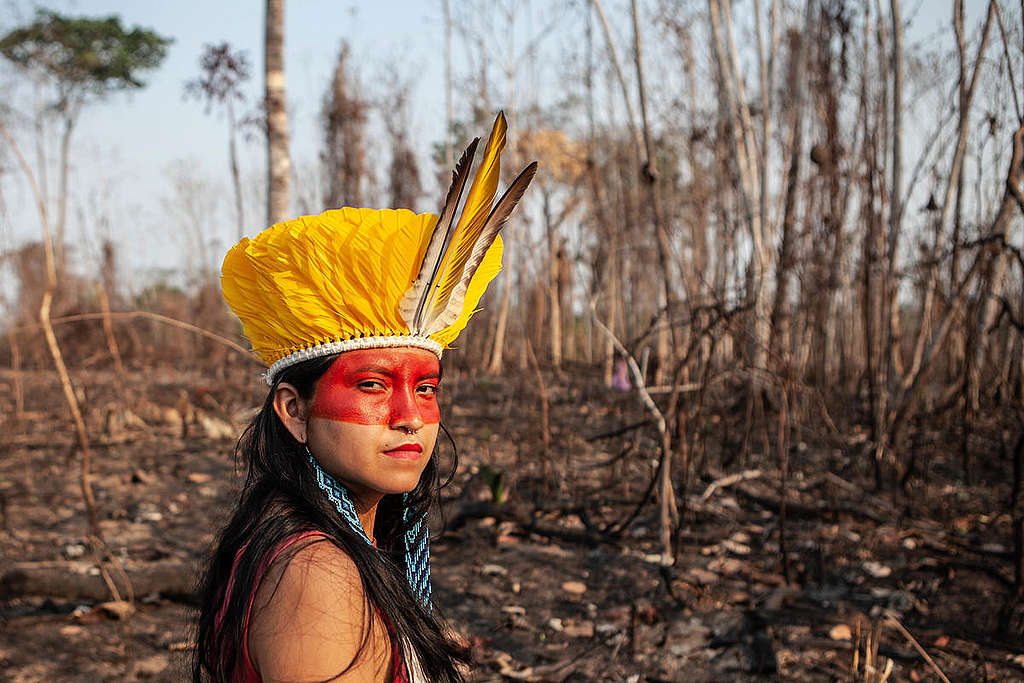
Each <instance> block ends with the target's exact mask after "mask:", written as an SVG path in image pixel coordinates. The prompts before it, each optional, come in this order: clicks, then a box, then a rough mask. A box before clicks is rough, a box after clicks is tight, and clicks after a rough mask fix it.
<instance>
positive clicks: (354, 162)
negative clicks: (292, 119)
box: [323, 43, 390, 207]
mask: <svg viewBox="0 0 1024 683" xmlns="http://www.w3.org/2000/svg"><path fill="white" fill-rule="evenodd" d="M349 52H350V51H349V46H348V44H347V43H342V45H341V49H340V50H339V51H338V61H337V62H336V63H335V66H334V76H333V77H332V79H331V86H330V89H329V90H328V91H327V95H326V96H325V97H324V106H323V126H324V152H323V161H324V166H325V167H326V173H327V194H326V196H325V197H324V204H325V205H326V206H332V207H334V206H362V205H363V181H364V180H365V177H366V115H367V104H366V102H365V100H364V99H363V98H362V97H361V96H360V94H359V87H358V85H357V84H356V82H355V79H354V78H353V75H352V73H351V67H350V64H349V61H348V60H349ZM389 105H390V103H389Z"/></svg>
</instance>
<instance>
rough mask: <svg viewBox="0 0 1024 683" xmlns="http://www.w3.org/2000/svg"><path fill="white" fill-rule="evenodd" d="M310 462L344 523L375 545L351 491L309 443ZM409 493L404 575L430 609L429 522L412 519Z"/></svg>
mask: <svg viewBox="0 0 1024 683" xmlns="http://www.w3.org/2000/svg"><path fill="white" fill-rule="evenodd" d="M306 453H307V454H308V455H309V462H310V464H311V465H312V466H313V474H314V475H315V476H316V483H317V485H318V486H319V487H320V488H321V489H322V490H323V492H324V494H325V495H326V496H327V499H328V500H329V501H331V503H333V504H334V507H335V508H336V509H337V510H338V514H339V515H341V518H342V519H343V520H345V523H346V524H348V526H349V527H350V528H351V529H352V531H354V532H356V533H357V534H358V535H359V537H360V538H362V539H363V540H364V541H366V543H367V544H368V545H371V546H372V545H374V542H373V539H371V538H370V537H369V536H367V535H366V530H365V529H363V523H362V522H360V521H359V515H357V514H356V506H355V505H353V503H352V498H351V497H350V496H349V494H348V490H347V489H346V488H345V487H344V486H342V485H341V484H339V483H338V482H337V480H336V479H335V478H334V477H332V476H331V475H330V474H328V473H327V472H326V471H325V470H324V469H323V468H322V467H320V463H318V462H317V461H316V458H314V457H313V454H312V453H311V452H310V451H309V446H306ZM408 501H409V494H408V493H406V494H404V495H403V496H402V503H403V506H402V522H403V523H404V524H405V529H406V531H405V539H404V543H405V577H406V579H407V580H408V581H409V588H410V589H411V590H412V592H413V595H415V596H416V597H417V598H419V600H420V602H422V603H423V605H424V607H426V608H427V609H428V610H429V609H430V529H429V528H428V526H427V523H426V517H427V516H426V514H425V513H424V514H421V515H419V516H418V518H417V519H413V518H412V514H413V513H412V508H411V507H410V506H409V505H408Z"/></svg>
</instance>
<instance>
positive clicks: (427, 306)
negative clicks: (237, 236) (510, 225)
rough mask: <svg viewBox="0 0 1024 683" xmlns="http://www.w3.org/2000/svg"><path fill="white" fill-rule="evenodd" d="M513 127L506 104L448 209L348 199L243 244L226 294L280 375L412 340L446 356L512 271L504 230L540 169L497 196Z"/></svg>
mask: <svg viewBox="0 0 1024 683" xmlns="http://www.w3.org/2000/svg"><path fill="white" fill-rule="evenodd" d="M505 131H506V123H505V117H504V115H503V114H500V113H499V114H498V117H497V119H495V121H494V127H493V129H492V130H491V135H490V138H488V140H487V146H486V148H485V149H484V155H483V159H482V160H481V162H480V166H479V167H478V169H477V172H476V175H475V176H474V178H473V182H472V184H471V185H470V188H469V192H468V194H466V200H465V202H464V203H462V201H461V200H462V196H463V194H464V190H465V187H466V181H467V180H468V176H469V170H470V167H471V166H472V164H473V157H474V155H475V152H476V147H477V145H478V143H479V141H480V139H479V138H477V139H475V140H474V141H473V142H472V143H471V144H470V145H469V147H468V148H467V149H466V151H465V153H463V155H462V158H461V159H460V160H459V163H458V165H457V166H456V167H455V171H454V172H453V173H452V184H451V188H450V189H449V190H448V194H447V196H446V197H445V201H444V204H443V205H442V207H441V212H440V215H439V216H435V215H434V214H430V213H424V214H418V215H417V214H414V213H413V212H412V211H408V210H406V209H397V210H395V209H381V210H374V209H353V208H347V207H346V208H342V209H334V210H330V211H325V212H324V213H322V214H320V215H319V216H303V217H301V218H296V219H294V220H290V221H285V222H283V223H276V224H275V225H272V226H271V227H269V228H267V229H266V230H264V231H263V232H261V233H260V234H259V235H257V236H256V237H255V238H254V239H252V240H250V239H248V238H243V239H242V240H241V241H240V242H239V243H238V244H236V245H235V246H234V247H232V248H231V250H230V251H229V252H228V254H227V256H225V257H224V265H223V267H222V269H221V287H222V288H223V290H224V299H225V301H227V304H228V306H229V307H230V308H231V311H232V312H233V313H234V314H235V315H236V316H237V317H238V319H239V320H241V321H242V329H243V332H244V333H245V336H246V337H248V339H249V341H250V342H251V343H252V346H253V350H254V351H255V352H256V353H257V354H258V355H259V356H260V358H261V359H263V361H264V362H265V363H266V364H267V365H268V366H269V368H268V370H267V373H266V375H265V377H266V379H267V382H268V383H272V382H273V380H274V378H275V377H276V376H277V375H278V374H279V373H280V372H281V371H282V370H284V369H285V368H287V367H289V366H291V365H294V364H296V363H299V362H301V361H304V360H308V359H310V358H316V357H319V356H325V355H329V354H332V353H339V352H342V351H351V350H353V349H362V348H376V347H396V346H412V347H417V348H423V349H427V350H429V351H432V352H433V353H434V354H436V355H437V357H438V358H440V357H441V349H443V348H445V347H447V346H448V345H449V344H451V342H452V341H454V340H455V338H456V337H458V336H459V333H460V332H461V331H462V329H463V328H464V327H465V326H466V323H467V322H468V321H469V318H470V316H471V315H473V313H474V312H475V311H476V305H477V302H479V300H480V297H481V296H482V295H483V293H484V290H485V289H486V288H487V284H488V283H489V282H490V281H491V280H492V279H493V278H494V277H495V276H496V275H497V274H498V272H499V271H500V270H501V253H502V243H501V237H500V236H499V235H498V232H499V231H500V230H501V227H502V226H503V225H504V224H505V222H506V221H507V220H508V218H509V216H510V215H511V214H512V210H513V209H514V208H515V206H516V204H517V203H518V202H519V199H520V198H521V197H522V195H523V192H524V191H525V190H526V187H527V186H528V185H529V184H530V181H531V180H532V179H533V176H534V174H535V173H536V171H537V163H536V162H533V163H531V164H530V165H529V166H527V167H526V168H525V169H524V170H523V171H522V172H521V173H520V174H519V175H518V176H517V177H516V179H515V180H514V181H512V183H511V184H510V185H509V187H508V189H507V190H506V191H505V193H504V194H503V195H502V196H501V198H500V199H499V200H498V201H497V202H496V203H494V195H495V193H496V191H497V188H498V175H499V170H500V159H501V152H502V149H503V148H504V146H505ZM492 203H493V207H492ZM460 205H461V206H462V210H461V212H460V211H459V207H460ZM456 216H458V220H456Z"/></svg>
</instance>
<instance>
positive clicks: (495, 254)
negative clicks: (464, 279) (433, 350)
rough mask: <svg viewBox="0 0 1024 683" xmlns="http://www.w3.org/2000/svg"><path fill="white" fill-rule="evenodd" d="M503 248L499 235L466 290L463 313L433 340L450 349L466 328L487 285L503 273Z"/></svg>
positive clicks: (435, 335)
mask: <svg viewBox="0 0 1024 683" xmlns="http://www.w3.org/2000/svg"><path fill="white" fill-rule="evenodd" d="M503 248H504V247H503V245H502V241H501V235H499V236H497V237H496V238H495V239H494V243H493V244H492V245H491V246H490V248H489V249H488V250H487V253H486V254H485V255H484V259H483V261H481V262H480V267H479V268H477V270H476V273H475V274H474V275H473V278H472V279H471V280H470V281H469V288H468V289H467V290H466V300H465V302H464V303H463V305H462V313H461V314H459V317H458V318H457V319H456V321H455V322H454V323H452V324H451V325H449V326H448V327H446V328H444V329H443V330H441V331H440V332H436V333H435V334H432V335H430V338H431V339H433V340H434V341H436V342H440V343H441V345H442V346H445V347H448V346H449V345H450V344H451V343H452V342H453V341H455V338H456V337H458V336H459V333H460V332H462V330H463V328H465V327H466V323H468V322H469V319H470V317H472V315H473V314H474V313H476V312H477V310H478V309H477V307H476V305H477V304H478V303H479V302H480V297H482V296H483V295H484V292H485V291H486V290H487V284H488V283H489V282H490V281H491V280H493V279H494V278H495V276H496V275H497V274H498V273H500V272H501V255H502V251H503Z"/></svg>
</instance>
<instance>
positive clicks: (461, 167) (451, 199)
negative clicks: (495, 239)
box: [398, 138, 480, 334]
mask: <svg viewBox="0 0 1024 683" xmlns="http://www.w3.org/2000/svg"><path fill="white" fill-rule="evenodd" d="M479 143H480V138H475V139H474V140H473V142H471V143H470V144H469V147H467V148H466V151H465V152H463V153H462V158H460V159H459V163H458V164H456V166H455V170H454V171H453V172H452V184H451V187H449V188H448V194H447V196H446V197H445V200H444V206H442V207H441V215H440V217H439V218H438V219H437V224H436V225H435V226H434V232H433V235H431V237H430V242H429V244H428V245H427V251H426V254H425V255H424V256H423V264H422V265H421V266H420V270H419V273H417V275H416V280H415V281H414V282H413V285H412V287H410V288H409V291H407V292H406V293H405V295H404V296H403V297H402V300H401V301H400V302H399V304H398V311H399V314H400V315H401V316H402V320H404V321H405V322H406V324H407V325H408V326H409V332H410V333H411V334H420V333H421V331H422V329H423V311H424V309H425V308H426V305H427V300H428V299H429V298H430V295H431V293H432V291H433V289H434V284H435V283H436V282H437V278H438V275H439V274H440V273H442V271H441V264H442V263H443V261H444V257H445V254H446V253H447V251H448V246H449V245H450V244H451V241H452V237H453V236H454V234H455V227H456V224H455V221H454V219H455V212H456V209H457V208H458V205H459V201H460V200H461V199H462V191H463V190H464V189H465V188H466V179H467V178H468V177H469V168H470V166H472V164H473V156H474V155H475V154H476V147H477V145H478V144H479Z"/></svg>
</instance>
